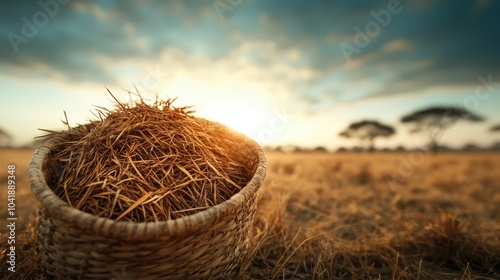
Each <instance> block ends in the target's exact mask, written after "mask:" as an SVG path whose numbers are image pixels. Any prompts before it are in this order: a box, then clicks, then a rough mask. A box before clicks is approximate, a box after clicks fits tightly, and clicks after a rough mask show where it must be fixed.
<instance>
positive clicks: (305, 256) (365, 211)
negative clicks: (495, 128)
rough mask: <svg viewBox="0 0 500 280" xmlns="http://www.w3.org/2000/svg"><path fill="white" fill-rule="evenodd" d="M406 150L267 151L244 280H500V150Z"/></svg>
mask: <svg viewBox="0 0 500 280" xmlns="http://www.w3.org/2000/svg"><path fill="white" fill-rule="evenodd" d="M409 156H411V154H335V155H329V154H316V155H311V154H294V155H288V154H269V155H268V160H269V163H270V164H269V170H268V176H267V179H266V184H265V186H264V188H263V189H262V190H261V199H260V202H259V205H258V213H257V216H256V217H257V220H256V221H255V228H254V239H253V241H254V244H255V245H254V246H255V250H256V251H255V258H254V260H253V265H252V266H251V268H250V271H249V275H248V278H249V279H351V278H355V279H379V278H381V279H498V278H499V277H500V183H499V182H500V174H498V173H495V172H494V170H498V169H499V168H500V155H498V154H438V155H434V156H430V157H427V158H425V159H424V160H423V161H421V162H420V164H418V165H416V166H413V167H412V168H413V172H412V173H411V174H405V175H406V176H401V175H398V174H399V171H398V168H399V166H400V162H401V161H402V159H401V157H402V158H406V159H407V158H408V157H409ZM408 173H409V172H408Z"/></svg>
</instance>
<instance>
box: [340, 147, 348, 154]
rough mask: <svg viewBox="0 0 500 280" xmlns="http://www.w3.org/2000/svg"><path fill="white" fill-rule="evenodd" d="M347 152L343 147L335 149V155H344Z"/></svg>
mask: <svg viewBox="0 0 500 280" xmlns="http://www.w3.org/2000/svg"><path fill="white" fill-rule="evenodd" d="M347 151H348V150H347V149H346V148H345V147H339V148H338V149H337V153H345V152H347Z"/></svg>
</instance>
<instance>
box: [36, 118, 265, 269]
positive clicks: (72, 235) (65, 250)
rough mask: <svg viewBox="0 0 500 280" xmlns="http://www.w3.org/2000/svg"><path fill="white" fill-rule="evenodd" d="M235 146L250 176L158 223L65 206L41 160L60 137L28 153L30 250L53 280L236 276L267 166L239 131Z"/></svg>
mask: <svg viewBox="0 0 500 280" xmlns="http://www.w3.org/2000/svg"><path fill="white" fill-rule="evenodd" d="M224 129H225V130H226V131H227V133H231V134H233V135H235V134H236V136H237V137H238V139H239V141H237V143H238V145H236V146H235V147H234V149H236V151H238V155H239V160H240V161H241V162H242V163H243V164H244V165H245V166H246V167H247V168H248V170H250V171H252V172H253V173H252V174H253V176H252V179H251V180H250V181H249V182H248V184H247V185H246V186H244V187H243V188H242V189H241V190H240V191H239V192H238V193H237V194H235V195H233V196H232V197H231V198H230V199H228V200H226V201H225V202H223V203H221V204H218V205H216V206H214V207H211V208H209V209H207V210H204V211H201V212H198V213H196V214H193V215H189V216H185V217H181V218H178V219H174V220H169V221H162V222H148V223H133V222H128V221H114V220H111V219H107V218H103V217H97V216H94V215H92V214H89V213H86V212H83V211H80V210H77V209H75V208H72V207H70V206H69V205H68V204H67V203H66V202H65V201H63V200H62V199H61V198H60V197H59V196H57V195H56V194H55V193H54V192H53V191H52V189H51V187H50V186H48V185H47V183H46V178H45V174H44V168H45V166H46V164H47V163H46V160H47V158H48V156H49V154H50V152H51V149H53V148H54V147H55V146H56V145H57V144H58V143H60V142H61V141H63V140H64V139H61V137H60V136H56V137H54V138H53V139H50V140H48V141H47V142H45V143H44V144H43V145H42V146H41V147H40V148H38V149H37V150H36V152H35V153H34V155H33V157H32V159H31V162H30V166H29V171H28V174H29V178H30V184H31V189H32V191H33V192H34V194H35V195H36V197H37V199H38V201H39V202H40V208H39V222H38V233H37V251H38V253H39V255H40V257H41V261H42V266H43V267H44V269H45V273H46V275H47V276H49V277H51V278H52V277H53V278H57V279H238V278H240V277H241V276H242V273H243V272H244V271H245V270H246V268H247V267H248V265H249V263H250V261H251V260H250V257H251V256H250V255H249V250H248V246H249V234H250V233H251V227H252V223H253V217H254V215H255V211H256V209H255V208H256V197H257V191H258V189H259V187H260V186H261V185H262V182H263V180H264V177H265V173H266V168H267V162H266V158H265V156H264V152H263V150H262V148H261V147H260V146H259V145H258V144H257V143H255V142H254V141H253V140H251V139H249V138H247V137H245V136H244V135H242V134H239V133H237V132H234V131H232V130H230V129H226V128H224Z"/></svg>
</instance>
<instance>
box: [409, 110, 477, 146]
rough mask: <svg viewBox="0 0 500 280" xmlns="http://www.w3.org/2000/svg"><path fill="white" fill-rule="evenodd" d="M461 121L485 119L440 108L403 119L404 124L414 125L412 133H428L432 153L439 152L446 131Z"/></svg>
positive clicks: (472, 114) (465, 111)
mask: <svg viewBox="0 0 500 280" xmlns="http://www.w3.org/2000/svg"><path fill="white" fill-rule="evenodd" d="M459 120H467V121H471V122H481V121H483V120H484V119H483V118H482V117H480V116H478V115H476V114H474V113H472V112H470V111H468V110H466V109H463V108H458V107H439V106H436V107H431V108H427V109H423V110H419V111H416V112H413V113H411V114H408V115H406V116H404V117H402V118H401V122H402V123H406V124H413V125H414V126H413V128H412V129H411V130H410V132H411V133H417V132H424V131H427V132H428V135H429V149H430V150H431V151H432V152H437V150H438V148H439V146H438V140H439V138H440V137H441V136H442V134H443V133H444V131H445V130H446V129H448V128H450V127H451V126H452V125H453V124H455V123H456V122H458V121H459Z"/></svg>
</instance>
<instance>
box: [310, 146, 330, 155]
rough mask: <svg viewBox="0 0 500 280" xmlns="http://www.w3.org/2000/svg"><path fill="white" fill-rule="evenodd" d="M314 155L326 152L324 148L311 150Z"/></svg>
mask: <svg viewBox="0 0 500 280" xmlns="http://www.w3.org/2000/svg"><path fill="white" fill-rule="evenodd" d="M312 151H313V152H315V153H327V152H328V150H327V149H326V148H325V147H322V146H319V147H316V148H314V149H313V150H312Z"/></svg>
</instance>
